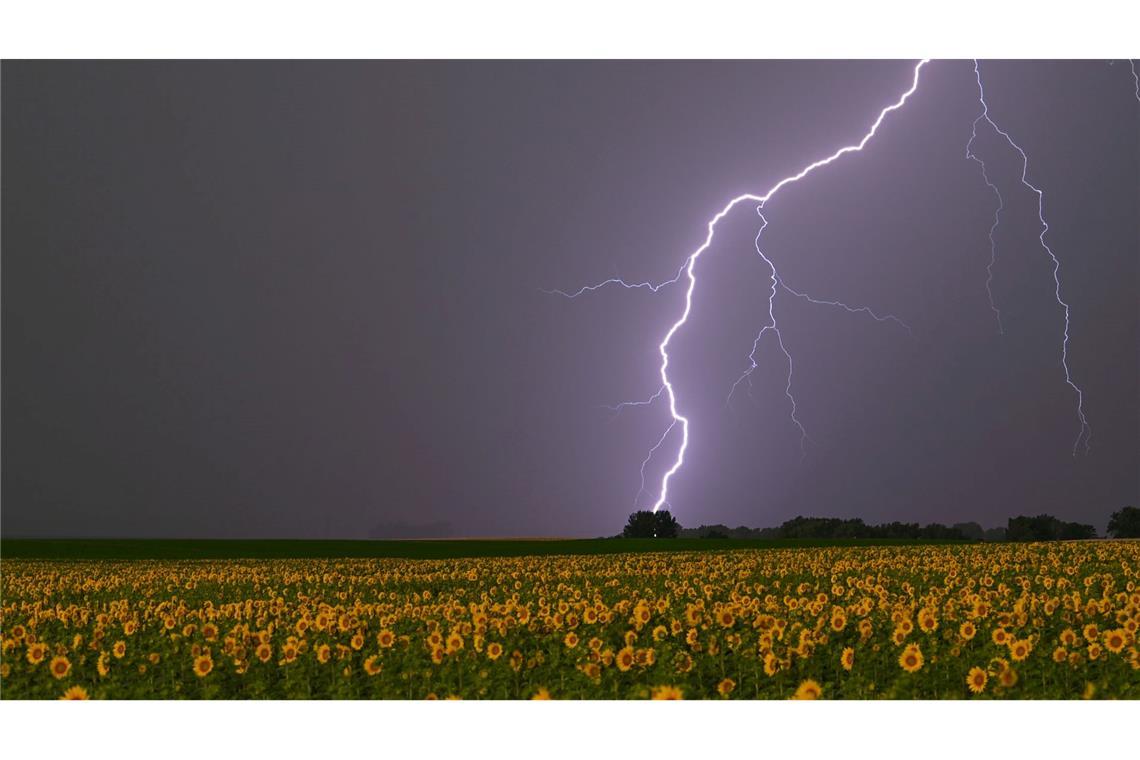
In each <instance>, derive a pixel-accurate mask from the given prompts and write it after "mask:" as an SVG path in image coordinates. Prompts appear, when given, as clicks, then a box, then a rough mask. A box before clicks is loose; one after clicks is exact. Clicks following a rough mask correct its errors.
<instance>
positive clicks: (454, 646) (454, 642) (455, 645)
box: [447, 631, 463, 654]
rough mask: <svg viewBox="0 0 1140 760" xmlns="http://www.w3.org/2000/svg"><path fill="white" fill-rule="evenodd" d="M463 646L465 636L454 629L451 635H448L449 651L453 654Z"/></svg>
mask: <svg viewBox="0 0 1140 760" xmlns="http://www.w3.org/2000/svg"><path fill="white" fill-rule="evenodd" d="M462 648H463V636H461V635H460V634H459V632H458V631H453V632H452V633H451V635H450V636H448V637H447V653H448V654H452V653H454V652H458V651H459V650H460V649H462Z"/></svg>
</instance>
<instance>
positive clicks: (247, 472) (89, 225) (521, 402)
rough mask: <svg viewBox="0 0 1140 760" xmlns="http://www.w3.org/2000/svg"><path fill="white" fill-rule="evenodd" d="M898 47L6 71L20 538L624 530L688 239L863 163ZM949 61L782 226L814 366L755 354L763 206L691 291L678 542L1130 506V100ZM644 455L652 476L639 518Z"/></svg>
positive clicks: (780, 214) (1134, 470) (779, 243)
mask: <svg viewBox="0 0 1140 760" xmlns="http://www.w3.org/2000/svg"><path fill="white" fill-rule="evenodd" d="M913 65H914V64H913V62H911V61H880V62H872V61H860V62H843V61H751V62H404V63H390V62H373V63H355V62H337V63H304V62H296V63H285V62H275V63H250V62H162V63H151V62H100V63H85V62H62V63H45V62H5V63H4V65H3V69H2V98H3V103H2V129H3V145H2V165H3V186H2V215H3V217H2V246H3V259H2V263H3V272H2V285H3V294H2V295H3V304H2V306H3V323H2V329H3V386H2V391H3V439H2V445H3V471H2V477H3V493H2V498H3V512H2V518H3V521H2V531H3V534H4V535H5V536H40V535H43V536H47V535H50V536H140V537H150V536H171V537H175V536H177V537H192V536H201V537H322V538H323V537H363V536H366V535H369V533H370V532H371V533H372V534H373V535H391V536H402V535H424V534H441V533H447V532H450V533H451V534H453V535H476V536H479V535H563V536H577V535H608V534H613V533H616V532H618V531H619V530H620V528H621V526H622V524H623V523H624V522H625V518H626V516H627V515H628V514H629V512H631V511H632V509H633V508H634V498H635V496H636V495H637V490H638V485H639V475H638V471H639V467H640V464H641V461H642V459H643V458H644V457H645V454H646V452H647V451H648V449H649V448H650V447H651V446H652V445H653V444H654V443H655V442H656V441H657V439H658V437H659V436H660V435H661V433H662V432H663V431H664V429H665V427H666V426H667V424H668V421H669V416H668V412H667V408H666V406H665V405H662V404H657V405H654V406H649V407H639V408H633V409H625V410H623V411H622V412H621V413H620V414H618V415H616V416H615V414H614V413H613V412H612V411H609V410H607V409H606V408H605V407H604V405H606V404H615V403H617V402H619V401H623V400H630V399H637V398H646V397H648V396H649V395H651V394H652V393H653V392H654V391H655V390H656V389H657V387H658V386H659V385H660V382H659V379H658V374H657V373H658V367H659V357H658V355H657V344H658V343H659V341H660V340H661V338H662V336H663V335H664V333H665V331H666V330H667V329H668V327H669V325H670V324H672V323H673V322H674V321H675V320H676V318H677V316H678V314H679V313H680V309H681V307H682V305H683V298H684V288H683V287H679V286H674V287H671V288H666V289H663V290H661V291H660V292H659V293H657V294H653V293H650V292H648V291H645V290H639V291H625V290H621V289H611V290H602V291H599V292H596V293H592V294H589V295H586V296H583V297H581V298H579V299H577V300H573V301H571V300H566V299H564V298H561V297H559V296H556V295H549V294H547V293H544V292H543V289H549V288H563V289H576V288H578V287H580V286H582V285H587V284H591V283H593V282H597V281H599V280H604V279H606V278H609V277H624V278H627V279H630V280H638V281H640V280H655V281H660V280H664V279H667V278H669V277H671V276H672V275H673V274H674V273H675V272H676V270H677V268H678V267H679V266H680V265H681V263H682V262H683V260H684V259H685V257H686V256H687V255H688V254H689V253H690V252H691V251H692V250H693V249H695V248H696V247H697V246H698V245H699V244H700V243H701V242H702V241H703V240H704V237H705V234H706V223H707V221H708V219H709V218H710V217H711V216H712V215H713V214H715V213H716V212H717V211H718V210H719V209H720V208H721V207H723V206H724V204H725V203H726V202H727V201H728V200H729V199H730V198H732V197H734V196H735V195H737V194H739V193H742V192H757V193H761V192H764V191H765V190H767V189H768V188H769V187H771V186H772V185H773V184H774V183H775V182H776V181H777V180H779V179H780V178H781V177H784V176H786V175H788V174H792V173H795V172H796V171H798V170H799V169H800V168H802V167H803V166H804V165H805V164H807V163H810V162H811V161H813V160H816V159H818V158H822V157H823V156H826V155H827V154H829V153H831V152H832V151H834V150H835V149H836V148H838V147H840V146H842V145H847V144H850V143H852V142H855V141H857V140H858V139H859V138H860V137H861V136H862V135H863V134H864V133H865V131H866V130H867V128H868V127H869V126H870V124H871V122H872V121H873V120H874V118H875V116H876V115H877V114H878V112H879V110H880V109H881V108H883V107H884V106H886V105H888V104H889V103H891V102H893V101H894V100H896V99H897V98H898V96H899V95H900V94H901V93H902V92H903V91H904V90H905V89H906V88H907V87H908V86H909V84H910V79H911V72H912V68H913ZM982 73H983V76H984V77H985V81H986V90H987V96H988V100H989V103H990V106H991V115H992V116H993V117H994V118H995V119H996V120H997V121H998V123H999V124H1001V125H1002V126H1003V127H1004V128H1005V129H1007V130H1009V132H1010V133H1011V135H1012V136H1013V137H1014V138H1015V139H1016V140H1017V141H1018V143H1019V144H1020V145H1021V146H1022V147H1023V148H1024V149H1025V150H1026V152H1027V153H1028V155H1029V158H1030V166H1029V171H1030V173H1029V178H1030V180H1031V181H1032V182H1034V184H1037V185H1038V186H1040V187H1041V188H1042V189H1043V190H1044V191H1045V200H1046V206H1045V212H1046V216H1047V218H1048V220H1049V223H1050V231H1049V234H1048V237H1047V240H1048V241H1049V243H1050V245H1051V246H1052V248H1053V250H1054V251H1055V252H1056V254H1057V256H1058V257H1059V258H1060V260H1061V283H1062V296H1063V297H1064V299H1065V300H1066V301H1068V303H1069V304H1070V306H1071V309H1072V321H1071V329H1070V334H1071V344H1070V350H1069V361H1070V366H1071V368H1072V372H1073V378H1074V380H1075V381H1076V382H1077V383H1078V385H1080V386H1081V387H1082V388H1083V389H1084V391H1085V410H1086V413H1087V416H1088V419H1089V423H1090V424H1091V426H1092V440H1091V447H1092V453H1091V454H1089V455H1085V454H1084V453H1083V449H1082V450H1081V452H1080V453H1078V455H1077V456H1076V457H1074V456H1073V455H1072V446H1073V442H1074V440H1075V439H1076V436H1077V434H1078V432H1079V422H1078V420H1077V416H1076V399H1075V396H1074V394H1073V392H1072V391H1071V389H1070V388H1068V387H1067V386H1066V385H1065V383H1064V375H1063V373H1062V370H1061V366H1060V350H1061V335H1062V331H1063V328H1064V324H1063V316H1062V311H1061V309H1060V307H1059V306H1058V304H1057V303H1056V301H1055V299H1054V295H1053V287H1054V285H1053V278H1052V273H1051V272H1052V263H1051V262H1050V261H1049V259H1048V257H1047V256H1046V254H1045V253H1044V251H1043V250H1042V249H1041V248H1040V246H1039V245H1038V243H1037V235H1038V233H1039V232H1040V230H1039V225H1038V223H1037V218H1036V197H1035V196H1034V195H1033V194H1032V193H1030V192H1029V191H1027V190H1026V189H1025V188H1023V187H1021V186H1020V185H1019V184H1018V179H1019V175H1020V168H1021V167H1020V158H1019V157H1018V156H1017V154H1016V153H1015V152H1014V151H1012V150H1011V149H1010V148H1009V147H1008V145H1005V144H1004V143H1003V142H1002V141H1001V140H1000V139H998V138H996V137H995V136H994V135H993V134H992V133H986V132H983V133H982V135H981V137H980V138H979V140H978V142H977V144H976V152H977V153H978V154H979V155H980V156H981V157H982V158H983V159H985V161H986V162H987V165H988V167H989V170H990V176H991V178H992V179H993V180H994V182H995V183H996V184H997V185H998V186H999V187H1000V189H1001V191H1002V194H1003V196H1004V199H1005V211H1004V212H1003V217H1002V223H1001V226H1000V228H999V229H998V233H997V246H998V247H997V263H996V265H995V266H994V277H993V285H992V287H993V292H994V297H995V300H996V302H997V305H998V307H999V308H1000V309H1001V311H1002V315H1003V319H1004V326H1005V334H1004V335H1000V334H999V333H998V330H997V324H996V321H995V318H994V314H993V312H992V311H991V309H990V305H989V302H988V300H987V296H986V291H985V280H986V265H987V264H988V263H989V258H990V250H989V241H988V239H987V231H988V230H989V227H990V224H991V223H992V215H993V210H994V197H993V195H992V193H990V191H989V190H988V189H987V188H986V186H985V184H984V183H983V181H982V178H981V175H980V173H979V170H978V167H977V165H976V164H974V163H972V162H971V161H968V160H967V159H966V155H965V146H966V141H967V140H968V139H969V136H970V128H971V122H972V121H973V120H974V118H975V116H977V115H978V113H979V105H978V100H977V91H976V84H975V81H974V78H973V77H974V75H973V67H972V64H971V63H969V62H964V61H952V62H934V63H932V64H930V65H928V66H927V67H926V68H925V69H924V70H923V75H922V80H921V83H920V85H919V88H918V91H917V92H916V93H915V95H914V96H913V97H912V98H911V99H910V100H909V101H908V103H907V104H906V105H905V106H904V107H903V109H901V110H900V111H898V112H896V113H895V114H893V115H891V116H889V117H888V119H887V120H886V121H885V122H884V124H883V126H882V128H881V130H880V132H879V134H878V136H876V137H875V139H874V140H873V141H872V142H871V143H870V144H869V145H868V146H867V149H866V150H865V151H864V152H862V153H859V154H854V155H849V156H846V157H844V158H843V159H841V160H839V161H838V162H836V163H835V164H833V165H832V166H829V167H827V168H825V169H822V170H820V171H817V172H815V173H813V174H812V175H811V176H810V177H809V178H807V179H805V180H804V181H802V182H800V183H798V184H796V185H794V186H790V187H787V188H786V189H785V190H783V191H781V192H780V194H779V195H778V196H777V198H775V199H773V201H772V202H771V203H770V204H769V206H768V207H767V208H766V210H765V214H766V216H767V218H768V222H769V225H768V227H767V229H766V230H765V232H764V235H763V237H762V247H763V249H764V251H765V253H766V254H767V255H768V256H769V257H770V258H771V259H772V260H773V261H774V262H775V264H776V266H777V267H778V268H779V270H780V273H781V275H782V276H783V278H784V279H785V281H786V282H787V283H788V285H790V286H791V287H793V288H796V289H798V290H801V291H805V292H807V293H809V294H811V295H812V296H814V297H816V298H824V299H838V300H841V301H844V302H846V303H848V304H851V305H858V306H869V307H871V308H873V309H875V310H876V312H881V313H891V314H894V315H897V316H898V317H899V318H901V319H903V320H904V321H905V322H906V323H907V324H909V325H910V327H911V328H912V331H913V335H908V334H907V332H906V331H905V330H902V329H900V328H899V327H898V326H897V325H894V324H891V323H878V322H875V321H873V320H871V319H870V318H868V317H867V316H866V315H864V314H848V313H846V312H844V311H841V310H838V309H834V308H831V307H827V306H818V305H813V304H809V303H805V302H803V301H801V300H798V299H795V298H793V297H790V296H788V295H787V294H786V293H780V294H778V295H777V296H776V302H775V313H776V315H777V318H778V319H779V320H780V326H781V330H782V334H783V338H784V342H785V345H786V346H787V348H788V350H789V351H790V352H791V354H792V356H793V357H794V361H795V373H794V378H793V386H792V390H793V392H794V394H795V397H796V401H797V403H798V409H797V413H798V417H799V419H800V420H801V422H802V423H803V425H804V427H805V428H806V430H807V433H808V435H809V436H810V441H809V443H808V444H807V447H806V455H803V456H801V452H800V441H799V432H798V431H797V430H796V429H795V427H794V426H793V424H792V422H791V420H790V418H789V406H788V400H787V398H786V397H785V396H784V384H785V373H786V363H785V360H784V357H783V355H782V354H780V353H779V351H778V349H777V348H776V346H775V345H774V344H772V343H764V344H762V345H761V348H760V350H759V351H758V354H757V356H758V361H759V365H760V366H759V368H758V369H757V370H756V372H755V373H754V375H753V380H754V383H753V387H752V389H751V396H750V395H749V393H748V391H747V390H746V389H745V390H742V391H740V392H738V393H737V394H736V395H735V396H734V397H733V398H732V402H731V404H730V405H729V406H728V407H727V408H726V404H725V397H726V395H727V393H728V389H729V387H730V386H731V385H732V383H733V381H734V380H735V379H736V377H738V376H739V374H740V373H741V372H742V371H743V370H744V369H746V368H747V366H748V359H747V356H748V353H749V351H750V349H751V345H752V341H753V339H754V338H755V336H756V333H757V331H758V330H759V328H760V327H761V326H762V324H763V323H764V320H765V319H766V316H767V314H766V312H767V294H768V289H769V280H768V274H767V270H766V267H765V266H764V265H763V262H762V261H761V260H760V259H759V258H758V257H757V256H756V253H755V250H754V249H753V247H752V245H753V238H754V237H755V235H756V232H757V229H758V217H757V216H756V213H755V209H754V206H753V205H750V204H743V205H742V206H740V207H738V208H737V209H736V210H734V211H733V212H732V213H731V214H730V215H729V216H728V217H726V218H725V219H724V221H723V222H722V223H721V224H720V226H719V227H718V229H717V236H716V240H715V242H714V244H713V246H712V247H711V248H710V249H709V250H708V251H707V252H706V253H705V254H704V255H703V256H702V257H701V259H700V261H699V265H698V278H699V284H698V288H697V290H696V292H695V294H694V298H693V313H692V316H691V318H690V320H689V322H688V323H687V325H686V326H685V328H684V329H683V330H682V331H680V332H679V333H678V334H677V336H676V338H675V339H674V342H673V344H672V350H671V354H672V360H671V361H672V363H671V376H672V377H673V379H674V384H675V386H676V389H677V394H678V400H679V404H680V406H681V408H682V410H683V412H684V413H685V414H686V415H687V416H688V417H689V418H690V420H691V439H690V447H689V451H688V454H687V456H686V464H685V466H684V468H683V469H682V470H681V471H680V472H679V473H678V474H677V475H676V476H675V477H674V478H673V480H672V482H671V486H670V508H671V510H672V512H673V514H674V515H675V516H676V517H677V518H678V519H679V520H680V522H681V523H682V524H683V525H686V526H696V525H699V524H701V523H725V524H728V525H730V526H735V525H740V524H744V525H749V526H757V527H763V526H769V525H776V524H779V523H780V522H782V521H783V520H785V519H788V518H790V517H793V516H795V515H797V514H811V515H833V516H840V517H852V516H859V517H863V518H864V519H866V520H868V521H870V522H878V521H884V520H896V519H897V520H905V521H916V522H928V521H934V520H937V521H940V522H945V523H953V522H958V521H967V520H975V521H978V522H980V523H982V524H983V525H984V526H987V527H989V526H993V525H1004V524H1005V521H1006V519H1007V518H1008V517H1009V516H1011V515H1016V514H1037V513H1040V512H1050V513H1053V514H1055V515H1057V516H1059V517H1062V518H1065V519H1070V520H1079V521H1081V522H1088V523H1092V524H1094V525H1095V526H1096V527H1097V528H1098V530H1102V531H1103V529H1104V526H1105V523H1106V522H1107V519H1108V515H1109V514H1110V513H1111V512H1112V511H1114V510H1116V509H1119V508H1120V507H1122V506H1124V505H1126V504H1140V474H1138V473H1140V403H1138V398H1140V386H1138V367H1140V361H1138V359H1140V354H1138V346H1140V340H1138V338H1140V336H1138V334H1137V333H1138V321H1140V320H1138V302H1140V299H1138V292H1140V256H1138V253H1140V223H1138V220H1140V102H1138V100H1137V98H1136V96H1135V95H1134V91H1133V88H1134V83H1133V79H1132V75H1131V72H1130V70H1129V67H1128V65H1127V62H1124V63H1117V64H1116V65H1110V64H1109V63H1108V62H1104V61H1089V62H1025V61H1019V62H1001V61H995V62H983V63H982ZM674 451H675V444H666V445H665V446H664V447H663V448H662V450H661V452H660V456H659V457H658V459H656V460H655V461H654V463H651V465H650V467H649V468H648V470H647V473H648V474H649V476H650V477H649V479H648V482H647V485H648V486H649V488H650V490H651V492H652V493H651V494H650V495H648V496H642V499H641V501H640V504H641V505H642V506H648V505H649V504H652V501H653V499H654V497H655V496H656V488H657V485H658V482H659V477H660V472H661V468H662V467H664V466H666V465H667V464H668V462H669V460H671V458H672V455H673V452H674Z"/></svg>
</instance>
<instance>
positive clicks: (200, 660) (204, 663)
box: [194, 654, 214, 678]
mask: <svg viewBox="0 0 1140 760" xmlns="http://www.w3.org/2000/svg"><path fill="white" fill-rule="evenodd" d="M213 669H214V661H213V660H212V659H211V658H210V655H209V654H204V655H202V656H201V657H197V658H195V659H194V675H196V676H198V677H199V678H205V677H206V676H208V675H210V671H211V670H213Z"/></svg>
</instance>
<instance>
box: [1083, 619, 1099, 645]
mask: <svg viewBox="0 0 1140 760" xmlns="http://www.w3.org/2000/svg"><path fill="white" fill-rule="evenodd" d="M1083 633H1084V635H1085V641H1087V642H1089V643H1090V644H1091V643H1092V642H1094V641H1096V640H1097V639H1099V638H1100V629H1099V628H1097V627H1096V623H1089V624H1088V625H1086V626H1085V627H1084V631H1083Z"/></svg>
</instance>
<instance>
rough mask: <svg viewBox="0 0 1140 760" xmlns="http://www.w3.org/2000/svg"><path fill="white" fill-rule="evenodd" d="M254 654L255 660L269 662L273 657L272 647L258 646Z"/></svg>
mask: <svg viewBox="0 0 1140 760" xmlns="http://www.w3.org/2000/svg"><path fill="white" fill-rule="evenodd" d="M254 654H255V655H256V656H257V659H259V660H261V661H262V662H269V660H270V659H271V658H272V657H273V647H271V646H270V645H269V644H258V645H257V649H256V650H254Z"/></svg>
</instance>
